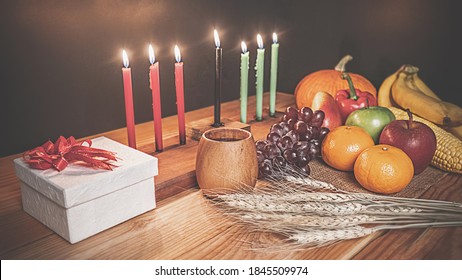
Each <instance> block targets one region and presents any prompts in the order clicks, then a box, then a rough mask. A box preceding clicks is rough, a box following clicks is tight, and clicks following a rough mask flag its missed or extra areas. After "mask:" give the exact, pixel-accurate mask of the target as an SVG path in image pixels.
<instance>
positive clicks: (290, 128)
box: [287, 119, 297, 130]
mask: <svg viewBox="0 0 462 280" xmlns="http://www.w3.org/2000/svg"><path fill="white" fill-rule="evenodd" d="M296 122H297V121H296V120H294V119H290V120H288V121H287V125H288V126H289V130H292V129H294V125H295V123H296Z"/></svg>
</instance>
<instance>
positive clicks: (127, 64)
mask: <svg viewBox="0 0 462 280" xmlns="http://www.w3.org/2000/svg"><path fill="white" fill-rule="evenodd" d="M122 60H123V63H124V67H125V68H128V66H129V65H130V63H129V61H128V55H127V52H126V51H125V50H122Z"/></svg>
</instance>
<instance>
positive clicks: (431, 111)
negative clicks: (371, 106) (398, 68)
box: [391, 71, 462, 126]
mask: <svg viewBox="0 0 462 280" xmlns="http://www.w3.org/2000/svg"><path fill="white" fill-rule="evenodd" d="M412 78H413V74H411V73H407V72H405V71H402V72H400V73H399V74H398V78H397V79H396V81H395V82H394V83H393V86H392V89H391V92H392V97H393V100H394V101H395V102H396V103H397V104H398V105H399V106H400V107H402V108H409V109H410V110H411V112H413V113H415V114H417V115H419V116H421V117H423V118H425V119H427V120H429V121H431V122H433V123H435V124H439V125H446V126H457V125H460V124H462V119H457V118H456V119H451V117H450V116H449V114H448V109H447V107H446V106H445V105H444V104H443V103H442V102H441V101H439V100H437V99H435V98H433V97H430V96H427V95H426V94H424V93H423V92H422V91H420V90H418V89H417V88H414V87H413V86H412Z"/></svg>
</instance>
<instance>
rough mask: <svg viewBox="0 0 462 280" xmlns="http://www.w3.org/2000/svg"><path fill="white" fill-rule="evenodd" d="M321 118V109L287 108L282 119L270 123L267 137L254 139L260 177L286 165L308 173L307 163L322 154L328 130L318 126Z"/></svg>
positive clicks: (321, 120) (320, 123) (322, 114)
mask: <svg viewBox="0 0 462 280" xmlns="http://www.w3.org/2000/svg"><path fill="white" fill-rule="evenodd" d="M323 121H324V112H323V111H321V110H316V111H314V112H313V110H311V108H308V107H303V108H301V109H300V110H297V109H295V108H294V107H287V109H286V112H285V115H284V116H283V117H282V119H281V122H279V123H276V124H273V125H272V126H271V129H270V132H269V133H268V135H267V137H266V140H258V141H256V142H255V145H256V147H257V159H258V174H259V177H260V178H262V177H264V176H266V175H271V174H272V171H273V167H278V168H284V167H286V165H291V166H292V167H295V169H296V170H299V171H300V172H301V173H305V174H310V167H309V166H308V162H310V161H311V160H313V159H315V158H316V157H320V156H321V143H322V140H323V139H324V137H325V136H326V135H327V133H329V129H328V128H327V127H321V126H322V122H323Z"/></svg>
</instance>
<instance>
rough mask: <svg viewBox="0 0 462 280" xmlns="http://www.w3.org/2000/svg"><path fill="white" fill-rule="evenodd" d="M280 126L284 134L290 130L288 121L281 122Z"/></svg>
mask: <svg viewBox="0 0 462 280" xmlns="http://www.w3.org/2000/svg"><path fill="white" fill-rule="evenodd" d="M279 126H280V127H281V128H282V135H285V134H286V133H287V132H289V130H290V126H289V124H288V123H287V122H280V123H279Z"/></svg>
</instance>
